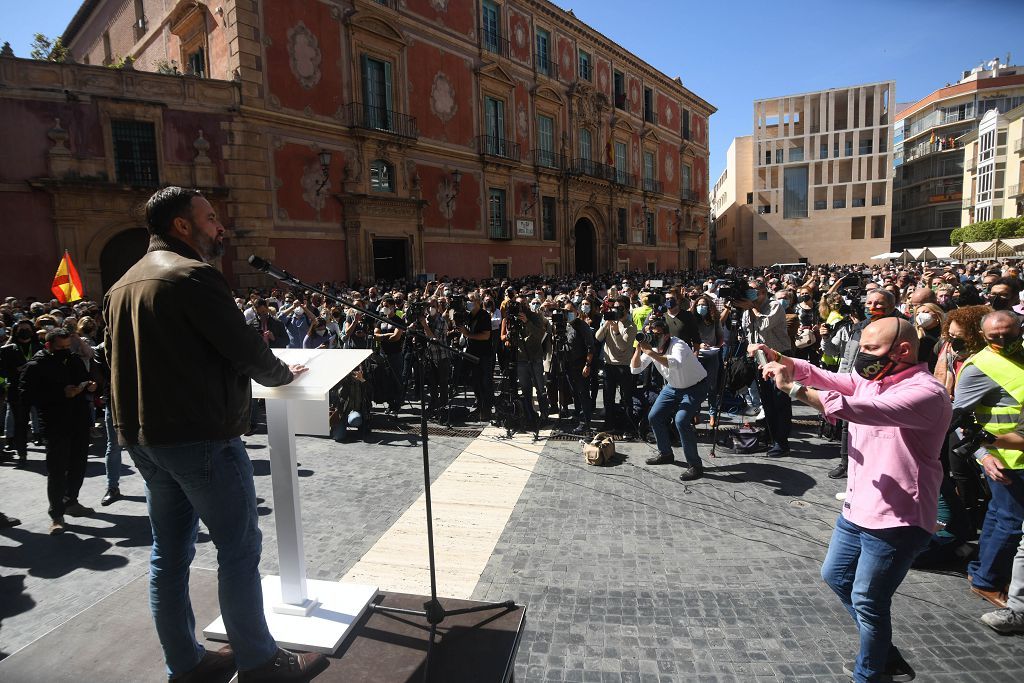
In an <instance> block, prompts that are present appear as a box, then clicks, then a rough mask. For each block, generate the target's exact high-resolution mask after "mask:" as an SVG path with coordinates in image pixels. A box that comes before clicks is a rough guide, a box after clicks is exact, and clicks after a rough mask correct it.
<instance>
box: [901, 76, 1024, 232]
mask: <svg viewBox="0 0 1024 683" xmlns="http://www.w3.org/2000/svg"><path fill="white" fill-rule="evenodd" d="M1008 61H1009V58H1007V62H1008ZM1021 104H1024V67H1019V66H1010V65H1008V64H1004V63H1003V62H1001V61H1000V60H999V59H993V60H991V61H989V62H986V63H985V64H982V65H980V66H977V67H975V68H974V69H971V70H970V71H964V72H963V74H962V76H961V78H960V80H958V81H957V82H956V83H954V84H947V85H946V86H945V87H943V88H939V89H938V90H936V91H935V92H933V93H931V94H930V95H928V96H927V97H925V98H923V99H921V100H918V101H917V102H914V103H912V104H910V105H908V106H906V107H904V108H903V109H901V110H900V112H899V114H898V115H897V118H896V123H895V140H896V145H895V150H896V153H895V156H894V158H893V164H894V167H895V173H894V178H893V187H894V201H893V236H892V247H893V250H894V251H899V250H901V249H906V248H914V247H927V246H935V245H945V244H948V243H949V234H950V232H952V231H953V229H954V228H958V227H960V225H961V224H962V223H961V220H962V218H963V215H964V211H963V209H964V200H965V199H967V200H970V199H971V197H970V196H969V195H968V194H967V193H966V190H967V189H968V188H965V186H964V184H963V179H964V174H965V169H964V158H965V155H964V150H963V145H964V141H965V136H966V135H968V134H969V133H971V132H973V131H977V129H978V122H979V121H980V120H981V118H982V117H983V116H984V115H985V113H986V112H988V111H990V110H992V109H995V110H997V111H999V112H1002V113H1006V112H1008V111H1010V110H1011V109H1014V108H1015V107H1018V106H1020V105H1021Z"/></svg>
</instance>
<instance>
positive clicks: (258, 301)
mask: <svg viewBox="0 0 1024 683" xmlns="http://www.w3.org/2000/svg"><path fill="white" fill-rule="evenodd" d="M267 305H268V304H267V300H266V299H256V301H254V302H253V303H252V307H253V308H263V307H265V306H267Z"/></svg>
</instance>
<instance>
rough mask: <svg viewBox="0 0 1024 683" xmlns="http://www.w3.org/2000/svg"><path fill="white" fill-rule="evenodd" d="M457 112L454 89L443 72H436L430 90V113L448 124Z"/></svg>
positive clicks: (457, 106)
mask: <svg viewBox="0 0 1024 683" xmlns="http://www.w3.org/2000/svg"><path fill="white" fill-rule="evenodd" d="M458 110H459V105H458V103H457V102H456V101H455V88H454V87H452V82H451V80H449V78H448V76H447V75H446V74H445V73H444V72H443V71H438V72H437V74H436V75H435V76H434V85H433V86H432V87H431V88H430V111H432V112H433V113H434V116H436V117H437V118H439V119H441V120H442V121H443V122H445V123H448V122H449V121H451V120H452V117H454V116H455V112H457V111H458Z"/></svg>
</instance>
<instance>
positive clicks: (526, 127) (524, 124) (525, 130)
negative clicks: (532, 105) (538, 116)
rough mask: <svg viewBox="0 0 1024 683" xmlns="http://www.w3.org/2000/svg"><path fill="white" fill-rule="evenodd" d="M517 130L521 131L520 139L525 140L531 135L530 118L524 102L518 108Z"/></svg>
mask: <svg viewBox="0 0 1024 683" xmlns="http://www.w3.org/2000/svg"><path fill="white" fill-rule="evenodd" d="M516 130H518V131H519V137H521V138H523V139H526V138H527V137H529V135H530V118H529V115H528V114H527V113H526V105H525V104H523V103H522V102H520V103H519V106H518V107H516Z"/></svg>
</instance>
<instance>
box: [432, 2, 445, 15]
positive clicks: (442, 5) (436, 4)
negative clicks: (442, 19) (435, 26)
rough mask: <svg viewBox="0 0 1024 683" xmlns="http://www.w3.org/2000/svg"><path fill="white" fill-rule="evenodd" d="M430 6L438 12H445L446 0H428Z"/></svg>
mask: <svg viewBox="0 0 1024 683" xmlns="http://www.w3.org/2000/svg"><path fill="white" fill-rule="evenodd" d="M430 6H431V7H433V8H434V9H435V10H437V11H438V12H447V11H448V0H430Z"/></svg>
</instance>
